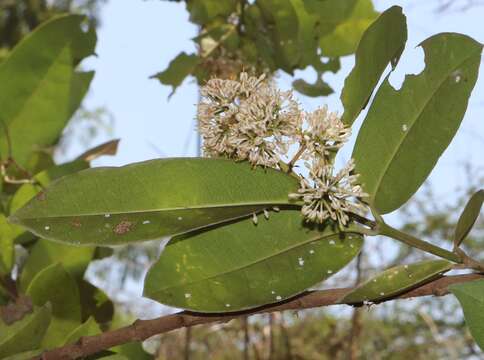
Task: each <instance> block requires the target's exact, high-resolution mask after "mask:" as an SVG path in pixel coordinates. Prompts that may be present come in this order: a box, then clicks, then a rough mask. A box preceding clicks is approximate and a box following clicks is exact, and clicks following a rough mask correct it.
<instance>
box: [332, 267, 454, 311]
mask: <svg viewBox="0 0 484 360" xmlns="http://www.w3.org/2000/svg"><path fill="white" fill-rule="evenodd" d="M451 268H452V263H450V262H449V261H446V260H427V261H421V262H417V263H414V264H409V265H399V266H395V267H392V268H390V269H387V270H385V271H383V272H381V273H379V274H377V275H375V276H374V277H372V278H370V279H369V280H367V281H365V282H364V283H362V284H361V285H358V286H357V287H356V288H355V289H354V290H352V291H351V292H350V293H348V294H346V295H345V296H344V297H343V298H342V299H341V300H340V302H341V303H346V304H358V303H363V302H379V301H382V300H385V299H388V298H392V297H394V296H397V295H399V294H401V293H404V292H406V291H408V290H410V289H412V288H414V287H417V286H420V285H423V284H425V283H427V282H430V281H432V280H435V279H436V278H438V277H440V276H442V274H443V273H445V272H446V271H449V270H450V269H451Z"/></svg>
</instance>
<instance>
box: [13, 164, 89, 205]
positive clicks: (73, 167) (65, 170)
mask: <svg viewBox="0 0 484 360" xmlns="http://www.w3.org/2000/svg"><path fill="white" fill-rule="evenodd" d="M88 167H89V163H88V162H86V161H84V160H76V161H72V162H69V163H65V164H62V165H55V166H53V167H50V168H49V169H47V170H44V171H41V172H40V173H38V174H36V175H35V176H34V181H35V182H34V183H32V184H31V183H27V184H23V185H22V186H21V187H20V188H19V189H18V190H17V191H16V192H15V194H14V196H13V197H12V199H11V201H10V204H9V211H10V213H11V214H13V213H14V212H15V211H17V210H18V209H20V208H21V207H22V206H24V205H25V204H26V203H27V202H28V201H29V200H30V199H32V198H33V197H34V196H35V195H37V194H38V193H39V192H40V191H41V190H42V188H43V187H46V186H48V185H49V184H50V183H51V182H52V181H53V180H55V179H59V178H61V177H62V176H65V175H68V174H72V173H75V172H78V171H81V170H84V169H87V168H88Z"/></svg>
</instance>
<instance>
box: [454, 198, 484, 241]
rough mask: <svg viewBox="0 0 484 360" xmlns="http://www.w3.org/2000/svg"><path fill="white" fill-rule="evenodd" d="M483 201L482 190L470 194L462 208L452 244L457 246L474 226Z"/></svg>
mask: <svg viewBox="0 0 484 360" xmlns="http://www.w3.org/2000/svg"><path fill="white" fill-rule="evenodd" d="M483 202H484V190H479V191H478V192H476V193H475V194H474V195H472V196H471V198H470V199H469V201H468V202H467V204H466V207H465V208H464V211H463V212H462V214H461V216H460V217H459V221H458V222H457V226H456V228H455V234H454V246H455V247H458V246H459V245H460V244H461V243H462V241H463V240H464V239H465V238H466V236H467V234H469V232H470V231H471V229H472V227H473V226H474V224H475V222H476V220H477V218H478V217H479V213H480V212H481V208H482V203H483Z"/></svg>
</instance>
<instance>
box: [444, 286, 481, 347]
mask: <svg viewBox="0 0 484 360" xmlns="http://www.w3.org/2000/svg"><path fill="white" fill-rule="evenodd" d="M449 290H450V291H451V292H452V293H453V294H454V295H455V296H456V297H457V299H458V300H459V302H460V304H461V306H462V309H463V310H464V317H465V320H466V323H467V326H468V327H469V329H470V331H471V334H472V337H473V338H474V340H475V341H476V343H477V344H478V345H479V347H480V348H481V349H482V350H484V280H476V281H470V282H466V283H462V284H455V285H451V286H449Z"/></svg>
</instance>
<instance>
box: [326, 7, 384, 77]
mask: <svg viewBox="0 0 484 360" xmlns="http://www.w3.org/2000/svg"><path fill="white" fill-rule="evenodd" d="M377 16H378V12H377V11H375V9H374V8H373V2H372V1H371V0H360V1H357V2H356V5H355V7H354V8H353V10H352V12H351V15H350V16H349V17H348V18H347V19H346V20H345V21H343V22H342V23H341V24H339V25H338V26H336V28H335V29H334V30H333V31H332V32H331V33H329V34H326V35H324V36H322V37H321V38H320V39H319V46H320V48H321V50H322V53H323V55H325V56H330V57H339V56H345V55H350V54H352V53H354V52H355V50H356V48H357V46H358V43H359V42H360V39H361V36H362V35H363V33H364V32H365V30H366V29H367V28H368V26H370V24H371V23H372V22H373V21H374V20H375V19H376V18H377ZM367 70H368V69H367Z"/></svg>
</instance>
